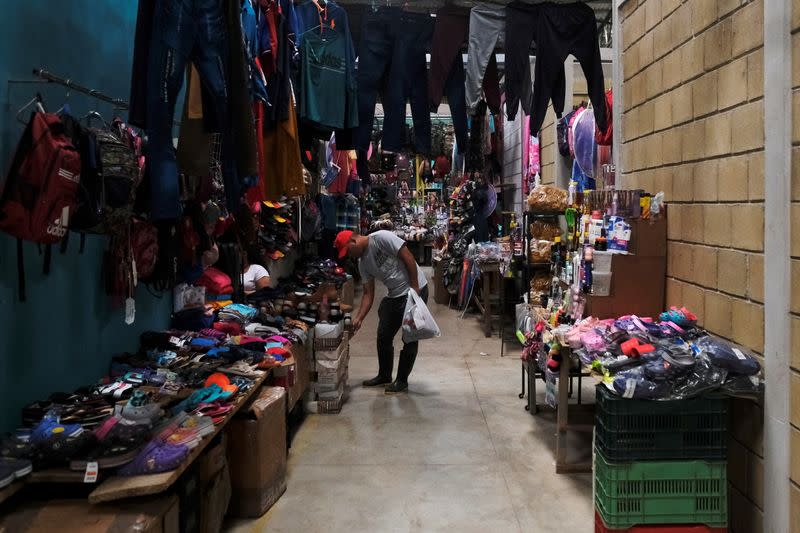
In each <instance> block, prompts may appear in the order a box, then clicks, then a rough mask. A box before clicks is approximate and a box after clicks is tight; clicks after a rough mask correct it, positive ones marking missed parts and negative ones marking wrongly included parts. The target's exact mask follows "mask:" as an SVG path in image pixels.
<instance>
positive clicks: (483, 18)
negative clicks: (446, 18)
mask: <svg viewBox="0 0 800 533" xmlns="http://www.w3.org/2000/svg"><path fill="white" fill-rule="evenodd" d="M505 29H506V22H505V11H503V10H501V9H498V8H497V6H495V5H488V6H487V5H483V4H479V5H477V6H475V7H473V8H472V10H471V11H470V14H469V44H468V48H467V50H468V53H467V80H466V83H465V91H466V94H467V108H468V109H469V110H470V112H473V111H474V110H475V108H476V106H477V105H478V101H479V100H480V99H481V85H482V83H483V79H484V76H485V75H486V73H487V68H488V67H489V63H490V62H491V60H493V59H494V50H495V47H496V46H499V47H503V46H504V43H505ZM495 98H496V99H495ZM486 103H487V104H488V105H489V109H491V110H492V111H493V112H497V111H498V110H499V109H500V94H499V88H498V93H497V95H494V94H489V93H488V92H487V93H486Z"/></svg>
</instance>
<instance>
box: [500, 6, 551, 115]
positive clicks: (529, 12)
mask: <svg viewBox="0 0 800 533" xmlns="http://www.w3.org/2000/svg"><path fill="white" fill-rule="evenodd" d="M543 6H544V4H526V3H524V2H519V1H514V2H511V3H510V4H508V5H507V6H506V43H507V44H506V64H505V66H506V85H505V88H506V116H508V119H509V120H514V117H516V115H517V109H518V108H519V104H520V101H521V102H522V109H523V111H525V113H527V114H530V112H531V104H532V102H531V98H532V96H531V70H530V67H531V64H530V49H531V43H532V42H533V41H538V39H537V36H536V33H537V30H538V23H539V19H540V14H541V11H542V9H543ZM540 53H541V54H545V53H547V50H545V49H542V48H539V47H537V52H536V56H537V63H538V61H539V55H540ZM565 90H566V79H565V76H564V68H563V64H562V68H561V69H560V71H559V73H558V76H557V77H556V80H555V82H554V86H553V90H552V95H553V96H552V98H553V108H554V109H555V110H556V112H557V113H558V115H559V116H561V113H563V112H564V93H565Z"/></svg>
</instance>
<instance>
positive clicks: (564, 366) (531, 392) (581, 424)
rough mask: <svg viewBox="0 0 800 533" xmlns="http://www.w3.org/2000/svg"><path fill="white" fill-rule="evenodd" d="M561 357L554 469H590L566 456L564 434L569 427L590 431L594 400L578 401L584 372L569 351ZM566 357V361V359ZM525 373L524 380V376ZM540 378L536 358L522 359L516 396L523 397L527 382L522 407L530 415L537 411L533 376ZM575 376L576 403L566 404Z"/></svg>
mask: <svg viewBox="0 0 800 533" xmlns="http://www.w3.org/2000/svg"><path fill="white" fill-rule="evenodd" d="M563 355H564V361H563V362H562V363H561V368H560V370H559V375H558V385H557V392H556V396H557V398H558V405H557V407H556V424H557V431H556V450H555V455H556V473H558V474H569V473H578V472H591V471H592V464H591V463H590V462H589V463H571V462H569V461H568V460H567V435H568V433H569V432H570V431H574V432H582V433H586V432H588V433H591V432H592V431H593V430H594V404H589V405H587V404H583V403H581V399H582V398H581V396H582V394H581V385H582V378H583V377H584V376H588V375H589V374H588V372H584V371H583V370H582V369H581V368H580V366H578V367H573V365H572V362H574V361H573V360H572V359H573V358H572V351H571V350H564V352H563ZM568 361H569V363H568ZM526 377H527V380H526ZM537 378H541V379H544V374H543V373H542V371H541V370H539V365H538V363H537V362H536V361H533V360H528V361H523V362H522V392H521V393H520V395H519V397H520V398H524V397H525V383H526V381H527V385H528V403H527V404H526V405H525V410H526V411H530V413H531V415H534V414H536V413H538V412H539V406H538V404H537V403H536V379H537ZM574 378H578V403H577V404H572V405H570V403H569V398H570V396H572V390H573V387H572V380H573V379H574Z"/></svg>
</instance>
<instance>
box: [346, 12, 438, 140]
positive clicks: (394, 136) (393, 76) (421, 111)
mask: <svg viewBox="0 0 800 533" xmlns="http://www.w3.org/2000/svg"><path fill="white" fill-rule="evenodd" d="M393 22H394V24H393V25H392V27H393V29H394V32H395V34H394V49H393V54H392V64H391V69H390V71H389V82H388V83H387V84H386V90H385V91H384V98H383V100H384V104H383V109H384V113H385V119H384V121H383V148H384V149H386V150H390V151H393V152H399V151H400V150H402V149H403V146H404V144H406V143H404V142H403V133H404V130H405V123H406V101H410V103H411V116H412V118H413V121H414V150H415V151H416V153H418V154H426V155H429V154H430V151H431V114H430V111H429V110H428V65H427V58H426V53H427V50H428V45H429V44H430V42H431V37H432V36H433V18H431V17H430V15H428V14H426V13H405V12H401V13H400V17H399V20H396V21H393ZM362 38H366V36H365V37H362Z"/></svg>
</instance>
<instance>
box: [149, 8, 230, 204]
mask: <svg viewBox="0 0 800 533" xmlns="http://www.w3.org/2000/svg"><path fill="white" fill-rule="evenodd" d="M225 28H226V25H225V16H224V10H223V0H156V9H155V16H154V18H153V35H152V42H151V46H150V57H149V72H148V76H147V124H148V129H147V136H148V161H147V163H148V165H149V168H150V177H151V185H150V186H151V194H152V217H153V219H155V220H163V219H174V218H177V217H179V216H180V214H181V204H180V190H179V186H178V168H177V163H176V160H175V147H174V145H173V141H172V137H173V136H172V131H173V129H172V121H173V117H174V115H175V103H176V101H177V99H178V94H179V93H180V90H181V87H182V86H183V79H184V76H185V74H186V66H187V64H188V63H189V62H192V63H194V65H195V66H196V67H197V70H198V72H199V74H200V78H201V80H202V82H203V90H204V97H207V98H204V100H203V102H204V114H205V115H210V116H204V122H205V124H206V126H207V128H209V129H210V131H213V132H216V133H221V134H222V156H221V159H222V174H223V177H224V179H225V193H226V197H227V199H228V204H229V207H231V205H233V206H235V205H238V203H239V198H240V197H241V188H240V185H239V183H238V181H237V179H236V166H235V160H234V158H233V155H232V143H233V140H232V132H231V127H230V119H229V114H228V109H229V106H228V87H227V79H228V76H227V72H228V60H227V58H228V39H227V34H226V29H225ZM206 104H210V105H206ZM209 107H210V109H209ZM203 149H205V147H204V148H203Z"/></svg>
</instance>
